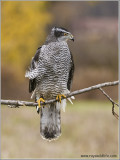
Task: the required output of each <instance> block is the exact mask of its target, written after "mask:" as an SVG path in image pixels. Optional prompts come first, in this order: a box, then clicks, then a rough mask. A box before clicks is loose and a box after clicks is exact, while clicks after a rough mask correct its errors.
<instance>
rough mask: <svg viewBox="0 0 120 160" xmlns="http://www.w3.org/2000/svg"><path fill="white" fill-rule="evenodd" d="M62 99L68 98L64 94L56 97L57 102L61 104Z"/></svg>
mask: <svg viewBox="0 0 120 160" xmlns="http://www.w3.org/2000/svg"><path fill="white" fill-rule="evenodd" d="M62 97H63V98H66V96H65V95H64V94H58V95H57V97H56V100H57V101H58V102H60V103H61V98H62Z"/></svg>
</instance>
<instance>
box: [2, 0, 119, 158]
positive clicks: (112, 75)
mask: <svg viewBox="0 0 120 160" xmlns="http://www.w3.org/2000/svg"><path fill="white" fill-rule="evenodd" d="M1 18H2V20H1V42H2V43H1V74H2V76H1V80H2V86H1V89H2V99H17V100H29V101H31V100H30V96H31V94H29V93H28V79H26V78H25V76H24V75H25V71H26V69H27V68H28V66H29V65H30V61H31V58H32V57H33V56H34V54H35V53H36V50H37V48H38V47H39V46H41V45H42V44H43V43H44V42H45V39H46V36H47V35H48V34H49V33H50V31H51V28H52V27H54V26H58V27H59V26H61V27H64V28H66V29H68V30H69V31H70V32H71V33H72V34H73V35H74V38H75V42H74V43H73V42H68V43H69V46H70V50H71V51H72V54H73V58H74V63H75V74H74V79H73V85H72V91H73V90H78V89H82V88H85V87H89V86H91V85H95V84H98V83H103V82H106V81H114V80H117V79H118V2H117V1H89V2H88V1H81V2H79V1H78V2H77V1H76V2H59V1H56V2H55V1H54V2H52V1H51V2H45V1H33V2H32V1H31V2H29V1H28V2H27V1H26V2H25V1H16V2H15V1H5V2H3V1H2V2H1ZM105 91H106V92H107V93H108V94H109V95H110V96H111V97H112V98H113V99H114V100H116V101H117V100H118V87H117V86H116V87H108V88H105ZM116 110H117V108H116ZM1 147H2V157H3V158H59V157H60V158H80V156H81V155H82V154H102V153H103V154H114V155H117V154H118V121H117V120H116V119H115V118H114V117H113V116H112V113H111V103H110V102H108V101H106V97H104V96H103V94H101V92H100V91H99V90H98V91H91V92H89V93H85V94H82V95H78V96H76V100H75V101H74V105H70V104H69V103H68V104H67V109H66V112H65V113H63V112H62V136H61V137H60V138H59V139H58V140H57V141H54V142H51V143H48V142H46V141H44V140H42V139H41V137H40V134H39V115H37V114H36V110H35V108H27V107H21V108H20V109H9V108H7V106H4V107H3V106H2V142H1Z"/></svg>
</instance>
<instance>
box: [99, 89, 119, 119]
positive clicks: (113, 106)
mask: <svg viewBox="0 0 120 160" xmlns="http://www.w3.org/2000/svg"><path fill="white" fill-rule="evenodd" d="M99 90H100V91H101V92H102V93H103V94H104V95H105V96H106V97H107V98H108V99H109V100H110V101H111V103H112V114H113V115H114V116H115V117H116V118H117V119H119V116H118V115H117V113H115V111H114V108H115V105H116V106H118V107H119V105H118V104H117V103H116V102H115V101H113V99H112V98H111V97H110V96H109V95H108V94H107V93H106V92H105V91H104V90H103V89H102V88H99Z"/></svg>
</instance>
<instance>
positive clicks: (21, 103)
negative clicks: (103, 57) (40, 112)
mask: <svg viewBox="0 0 120 160" xmlns="http://www.w3.org/2000/svg"><path fill="white" fill-rule="evenodd" d="M118 84H119V81H113V82H105V83H101V84H97V85H94V86H91V87H88V88H84V89H80V90H77V91H74V92H71V93H69V94H67V95H66V98H69V97H71V96H75V95H78V94H82V93H85V92H89V91H92V90H96V89H99V88H101V87H108V86H115V85H118ZM62 99H64V98H62ZM53 102H56V99H51V100H46V101H45V103H43V102H41V105H45V104H50V103H53ZM1 104H4V105H13V106H15V107H18V106H37V105H38V103H34V102H27V101H19V100H3V99H2V100H1Z"/></svg>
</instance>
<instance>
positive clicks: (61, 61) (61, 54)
mask: <svg viewBox="0 0 120 160" xmlns="http://www.w3.org/2000/svg"><path fill="white" fill-rule="evenodd" d="M43 56H44V65H45V67H46V68H47V70H48V71H51V73H54V74H58V73H59V74H64V73H66V72H67V71H68V70H69V67H70V61H71V59H70V51H69V49H68V47H67V46H65V45H57V46H49V47H47V48H46V49H45V51H44V54H43Z"/></svg>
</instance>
